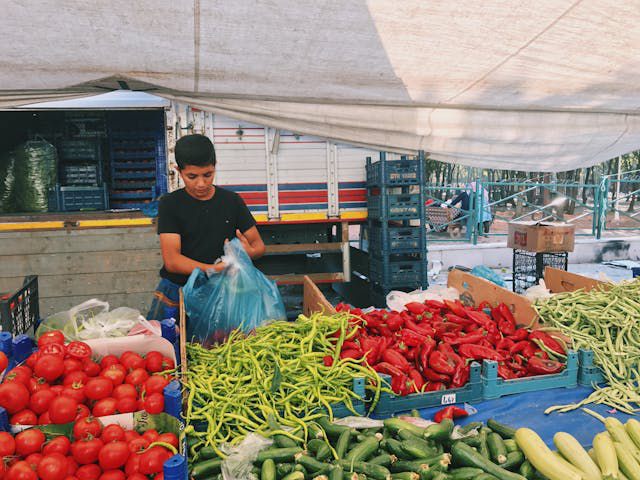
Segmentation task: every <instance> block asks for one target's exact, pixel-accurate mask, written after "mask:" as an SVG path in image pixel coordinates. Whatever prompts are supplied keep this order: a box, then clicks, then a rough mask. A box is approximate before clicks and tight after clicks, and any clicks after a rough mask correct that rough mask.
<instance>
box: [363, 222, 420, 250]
mask: <svg viewBox="0 0 640 480" xmlns="http://www.w3.org/2000/svg"><path fill="white" fill-rule="evenodd" d="M382 232H383V229H382V226H380V225H375V224H373V223H372V222H370V223H369V255H378V256H379V255H385V254H388V253H419V252H420V251H421V233H422V229H421V228H420V227H389V228H388V229H387V235H386V236H383V233H382Z"/></svg>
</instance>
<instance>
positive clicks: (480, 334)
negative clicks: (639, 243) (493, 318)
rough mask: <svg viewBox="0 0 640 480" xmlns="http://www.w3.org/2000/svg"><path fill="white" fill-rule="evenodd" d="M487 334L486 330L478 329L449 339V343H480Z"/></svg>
mask: <svg viewBox="0 0 640 480" xmlns="http://www.w3.org/2000/svg"><path fill="white" fill-rule="evenodd" d="M486 336H487V332H486V330H479V331H478V330H476V332H475V333H470V334H467V335H464V334H462V333H460V336H459V337H457V338H454V339H452V340H450V341H449V345H464V344H465V343H478V342H479V341H480V340H482V339H483V338H485V337H486Z"/></svg>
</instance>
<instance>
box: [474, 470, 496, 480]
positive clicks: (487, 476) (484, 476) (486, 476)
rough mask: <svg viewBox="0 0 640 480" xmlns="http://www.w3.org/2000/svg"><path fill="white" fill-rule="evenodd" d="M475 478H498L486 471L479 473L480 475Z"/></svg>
mask: <svg viewBox="0 0 640 480" xmlns="http://www.w3.org/2000/svg"><path fill="white" fill-rule="evenodd" d="M475 480H498V478H497V477H494V476H493V475H490V474H488V473H484V472H483V473H481V474H480V475H478V476H477V477H476V478H475Z"/></svg>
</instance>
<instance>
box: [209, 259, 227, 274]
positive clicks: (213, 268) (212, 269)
mask: <svg viewBox="0 0 640 480" xmlns="http://www.w3.org/2000/svg"><path fill="white" fill-rule="evenodd" d="M225 268H227V264H226V263H224V262H218V263H214V264H213V265H209V268H207V271H206V274H207V277H210V276H211V275H212V274H214V273H218V272H221V271H222V270H224V269H225Z"/></svg>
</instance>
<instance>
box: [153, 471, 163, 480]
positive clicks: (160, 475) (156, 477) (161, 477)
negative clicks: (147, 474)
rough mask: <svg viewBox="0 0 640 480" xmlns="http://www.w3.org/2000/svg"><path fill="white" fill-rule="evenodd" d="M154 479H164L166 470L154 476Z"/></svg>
mask: <svg viewBox="0 0 640 480" xmlns="http://www.w3.org/2000/svg"><path fill="white" fill-rule="evenodd" d="M153 480H164V471H162V472H160V473H158V474H157V475H156V476H155V477H153Z"/></svg>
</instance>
